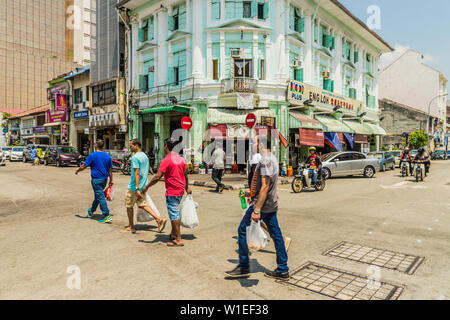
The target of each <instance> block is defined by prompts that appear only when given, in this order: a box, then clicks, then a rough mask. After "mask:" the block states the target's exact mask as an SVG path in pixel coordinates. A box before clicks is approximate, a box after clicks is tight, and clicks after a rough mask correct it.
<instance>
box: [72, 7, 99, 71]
mask: <svg viewBox="0 0 450 320" xmlns="http://www.w3.org/2000/svg"><path fill="white" fill-rule="evenodd" d="M96 5H97V3H96V1H93V0H73V7H70V8H68V12H69V13H72V15H73V25H74V27H73V29H74V37H73V39H74V62H75V63H76V64H77V65H80V66H84V65H88V64H90V63H91V46H92V43H93V42H94V40H95V30H96V19H95V17H96Z"/></svg>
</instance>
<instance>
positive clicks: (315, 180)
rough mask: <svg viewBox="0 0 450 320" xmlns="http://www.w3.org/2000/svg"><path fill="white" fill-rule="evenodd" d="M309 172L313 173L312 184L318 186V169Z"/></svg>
mask: <svg viewBox="0 0 450 320" xmlns="http://www.w3.org/2000/svg"><path fill="white" fill-rule="evenodd" d="M309 172H312V183H313V184H316V182H317V171H316V169H309Z"/></svg>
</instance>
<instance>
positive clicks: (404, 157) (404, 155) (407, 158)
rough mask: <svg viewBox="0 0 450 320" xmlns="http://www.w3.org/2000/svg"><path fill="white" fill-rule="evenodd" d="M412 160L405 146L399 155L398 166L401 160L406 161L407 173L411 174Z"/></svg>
mask: <svg viewBox="0 0 450 320" xmlns="http://www.w3.org/2000/svg"><path fill="white" fill-rule="evenodd" d="M413 161H414V157H413V155H412V154H411V153H410V152H409V148H408V147H406V148H405V150H404V151H403V153H402V154H401V155H400V168H401V167H402V162H407V163H408V164H409V174H410V175H413Z"/></svg>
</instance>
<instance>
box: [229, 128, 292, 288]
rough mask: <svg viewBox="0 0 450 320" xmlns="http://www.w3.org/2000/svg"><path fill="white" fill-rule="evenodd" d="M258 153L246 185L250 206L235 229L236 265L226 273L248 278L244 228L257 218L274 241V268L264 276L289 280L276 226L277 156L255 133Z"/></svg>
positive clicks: (248, 262) (248, 268) (280, 236)
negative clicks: (258, 157) (248, 191)
mask: <svg viewBox="0 0 450 320" xmlns="http://www.w3.org/2000/svg"><path fill="white" fill-rule="evenodd" d="M256 142H257V146H258V152H260V153H261V155H262V158H261V161H260V162H259V164H258V165H257V167H256V170H255V173H254V175H253V181H252V184H251V188H250V190H251V191H250V194H249V195H248V194H246V196H250V197H251V200H252V202H251V206H250V208H249V209H248V210H247V212H246V213H245V215H244V218H243V219H242V221H241V224H240V225H239V228H238V242H239V265H238V266H237V267H236V268H235V269H234V270H232V271H229V272H227V275H228V276H229V277H232V278H242V277H248V276H249V275H250V261H249V252H248V245H247V227H248V226H249V225H250V223H251V221H252V220H253V221H255V222H258V221H260V220H261V219H262V220H263V222H264V223H265V224H266V225H267V228H268V230H269V234H270V237H271V238H272V239H273V241H274V244H275V250H276V253H277V264H278V268H277V269H275V271H267V272H266V273H265V275H266V276H267V277H271V278H275V279H279V280H289V268H288V265H287V262H288V256H287V251H286V246H285V242H284V240H283V235H282V233H281V230H280V227H279V225H278V219H277V211H278V192H277V186H278V171H279V165H278V161H277V159H276V158H275V157H274V155H273V154H272V153H271V152H270V145H269V144H270V140H269V138H268V137H267V136H257V137H256Z"/></svg>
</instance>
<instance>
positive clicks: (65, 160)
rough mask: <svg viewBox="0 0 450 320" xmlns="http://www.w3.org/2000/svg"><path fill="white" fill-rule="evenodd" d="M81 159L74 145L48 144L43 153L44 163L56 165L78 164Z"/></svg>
mask: <svg viewBox="0 0 450 320" xmlns="http://www.w3.org/2000/svg"><path fill="white" fill-rule="evenodd" d="M82 161H83V158H82V157H81V155H80V153H79V152H78V150H77V149H75V148H74V147H67V146H50V148H49V149H48V150H47V152H46V153H45V155H44V164H45V165H46V166H47V165H49V164H55V165H56V166H57V167H61V166H67V165H71V164H74V165H77V166H80V165H81V163H82Z"/></svg>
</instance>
